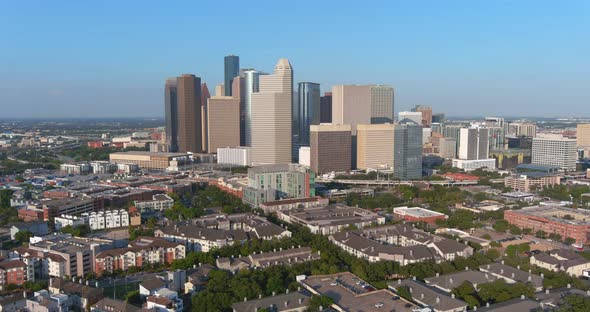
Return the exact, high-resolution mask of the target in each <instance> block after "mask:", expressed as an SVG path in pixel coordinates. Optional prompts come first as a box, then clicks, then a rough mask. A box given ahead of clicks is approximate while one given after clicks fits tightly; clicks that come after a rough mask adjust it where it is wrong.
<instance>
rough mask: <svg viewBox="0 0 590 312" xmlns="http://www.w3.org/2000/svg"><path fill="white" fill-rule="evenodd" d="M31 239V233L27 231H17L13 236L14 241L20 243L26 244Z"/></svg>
mask: <svg viewBox="0 0 590 312" xmlns="http://www.w3.org/2000/svg"><path fill="white" fill-rule="evenodd" d="M31 237H33V233H31V231H29V230H23V231H18V232H16V234H15V235H14V239H15V240H17V241H19V242H21V243H28V242H29V238H31Z"/></svg>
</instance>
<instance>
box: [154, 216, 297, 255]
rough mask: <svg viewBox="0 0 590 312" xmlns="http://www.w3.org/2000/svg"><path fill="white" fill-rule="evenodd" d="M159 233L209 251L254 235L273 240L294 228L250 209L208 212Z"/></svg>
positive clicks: (158, 233) (199, 249) (189, 247)
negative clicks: (252, 212)
mask: <svg viewBox="0 0 590 312" xmlns="http://www.w3.org/2000/svg"><path fill="white" fill-rule="evenodd" d="M154 235H155V236H156V237H160V238H163V239H166V240H168V241H171V242H176V243H182V244H183V245H184V246H186V250H187V251H197V252H208V251H210V250H211V249H213V248H221V247H223V246H226V245H233V244H235V243H243V242H246V241H248V240H250V239H260V240H272V239H281V238H284V237H290V236H291V232H290V231H288V230H286V229H284V228H282V227H280V226H278V225H276V224H274V223H271V222H270V221H268V220H266V219H265V218H263V217H259V216H256V215H254V214H249V213H241V214H231V215H208V216H206V217H201V218H197V219H193V220H190V221H186V222H177V223H176V224H170V225H167V226H165V227H163V228H161V229H157V230H156V231H155V232H154Z"/></svg>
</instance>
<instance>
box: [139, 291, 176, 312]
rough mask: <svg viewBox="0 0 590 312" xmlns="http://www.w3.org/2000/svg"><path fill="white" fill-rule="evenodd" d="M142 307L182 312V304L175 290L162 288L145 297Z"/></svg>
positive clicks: (159, 310) (167, 311) (168, 311)
mask: <svg viewBox="0 0 590 312" xmlns="http://www.w3.org/2000/svg"><path fill="white" fill-rule="evenodd" d="M144 308H147V309H152V310H155V311H157V312H182V311H184V304H183V301H182V298H181V297H179V296H178V293H177V292H175V291H172V290H170V289H168V288H162V289H160V290H158V291H156V294H155V295H153V296H148V297H147V298H146V303H145V304H144Z"/></svg>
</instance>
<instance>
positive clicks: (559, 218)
mask: <svg viewBox="0 0 590 312" xmlns="http://www.w3.org/2000/svg"><path fill="white" fill-rule="evenodd" d="M504 219H505V220H506V221H508V223H510V224H513V225H516V226H518V227H519V228H521V229H531V230H532V232H533V233H535V232H537V231H544V232H545V233H548V234H551V233H555V234H559V235H560V236H561V237H562V238H563V239H565V238H567V237H571V238H573V239H574V240H575V241H576V244H579V245H587V244H588V243H589V242H590V239H589V236H590V212H589V211H587V210H584V209H571V208H565V207H561V206H534V207H527V208H522V209H519V210H506V211H504Z"/></svg>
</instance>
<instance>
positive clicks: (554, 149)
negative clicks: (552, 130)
mask: <svg viewBox="0 0 590 312" xmlns="http://www.w3.org/2000/svg"><path fill="white" fill-rule="evenodd" d="M577 159H578V154H577V147H576V140H574V139H567V138H563V137H536V138H533V152H532V161H531V163H532V164H533V165H541V166H554V167H559V168H560V169H561V170H567V171H574V170H576V160H577Z"/></svg>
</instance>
